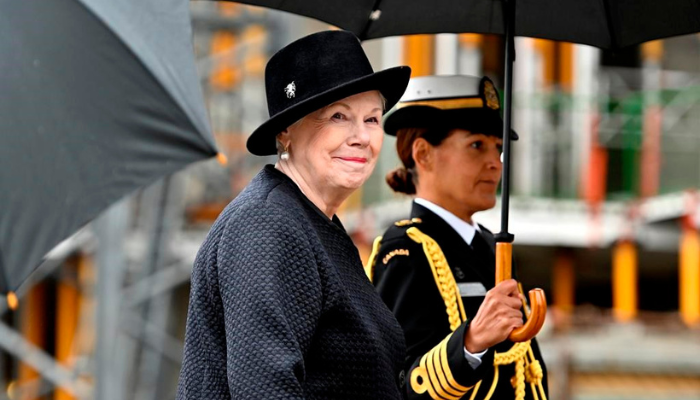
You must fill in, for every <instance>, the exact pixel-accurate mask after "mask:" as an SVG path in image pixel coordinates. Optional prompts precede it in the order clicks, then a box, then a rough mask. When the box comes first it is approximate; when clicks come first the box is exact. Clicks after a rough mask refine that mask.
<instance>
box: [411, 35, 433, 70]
mask: <svg viewBox="0 0 700 400" xmlns="http://www.w3.org/2000/svg"><path fill="white" fill-rule="evenodd" d="M434 39H435V37H434V36H433V35H411V36H408V37H406V38H405V39H404V62H405V63H406V64H408V66H410V67H411V77H413V78H415V77H417V76H425V75H431V74H432V73H433V58H434V57H433V53H434V48H435V44H434V43H435V40H434Z"/></svg>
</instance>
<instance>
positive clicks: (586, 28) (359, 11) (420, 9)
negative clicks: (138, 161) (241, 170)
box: [238, 0, 700, 49]
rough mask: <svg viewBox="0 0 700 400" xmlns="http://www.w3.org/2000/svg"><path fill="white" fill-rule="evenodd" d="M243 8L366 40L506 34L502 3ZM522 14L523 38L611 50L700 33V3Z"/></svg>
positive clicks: (524, 7) (546, 4)
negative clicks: (288, 15) (311, 21)
mask: <svg viewBox="0 0 700 400" xmlns="http://www.w3.org/2000/svg"><path fill="white" fill-rule="evenodd" d="M238 2H239V3H244V4H252V5H258V6H263V7H269V8H274V9H278V10H283V11H288V12H292V13H294V14H299V15H304V16H307V17H311V18H316V19H318V20H321V21H324V22H327V23H329V24H331V25H335V26H338V27H340V28H343V29H346V30H349V31H352V32H354V33H355V34H356V35H358V36H359V37H360V38H361V39H375V38H381V37H386V36H395V35H408V34H416V33H462V32H472V33H496V34H504V33H505V32H504V27H503V21H504V18H503V1H502V0H501V1H499V0H426V1H418V0H353V1H346V0H316V1H313V0H306V1H280V0H259V1H245V0H244V1H238ZM515 8H516V10H515V32H514V33H515V36H527V37H535V38H542V39H551V40H559V41H565V42H574V43H581V44H588V45H591V46H596V47H600V48H604V49H615V48H620V47H625V46H631V45H635V44H639V43H643V42H646V41H649V40H654V39H662V38H666V37H671V36H678V35H684V34H689V33H694V32H697V31H699V30H700V2H698V1H697V0H666V1H657V0H600V1H585V0H569V1H565V0H516V1H515Z"/></svg>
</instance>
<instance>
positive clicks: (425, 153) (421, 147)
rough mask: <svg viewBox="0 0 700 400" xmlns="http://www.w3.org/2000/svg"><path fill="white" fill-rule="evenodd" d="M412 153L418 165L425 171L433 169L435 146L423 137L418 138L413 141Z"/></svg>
mask: <svg viewBox="0 0 700 400" xmlns="http://www.w3.org/2000/svg"><path fill="white" fill-rule="evenodd" d="M411 150H412V151H411V155H412V156H413V161H414V162H415V163H416V167H420V168H421V169H423V170H425V171H431V170H432V169H433V158H434V157H433V146H431V145H430V143H428V141H427V140H425V139H423V138H418V139H416V140H414V141H413V146H412V148H411Z"/></svg>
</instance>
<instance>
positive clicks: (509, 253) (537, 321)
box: [496, 242, 547, 342]
mask: <svg viewBox="0 0 700 400" xmlns="http://www.w3.org/2000/svg"><path fill="white" fill-rule="evenodd" d="M512 259H513V244H512V243H503V242H499V243H496V284H497V285H498V284H499V283H501V282H503V281H505V280H507V279H511V276H512V265H511V261H512ZM528 294H529V297H530V310H531V311H530V315H529V316H528V317H527V321H526V322H525V324H524V325H523V326H521V327H520V328H516V329H513V331H512V332H511V333H510V335H509V336H508V339H509V340H510V341H511V342H525V341H527V340H530V339H532V338H533V337H535V335H537V333H538V332H539V331H540V329H542V325H544V318H545V314H547V299H546V298H545V295H544V290H542V289H532V290H530V292H528Z"/></svg>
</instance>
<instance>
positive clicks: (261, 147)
mask: <svg viewBox="0 0 700 400" xmlns="http://www.w3.org/2000/svg"><path fill="white" fill-rule="evenodd" d="M410 76H411V69H410V68H409V67H395V68H390V69H386V70H383V71H380V72H376V73H375V72H374V71H373V70H372V66H371V65H370V63H369V60H368V59H367V56H366V55H365V52H364V51H363V50H362V46H361V44H360V40H359V39H358V38H357V37H356V36H355V35H353V34H352V33H350V32H347V31H325V32H319V33H315V34H312V35H309V36H306V37H304V38H301V39H299V40H297V41H295V42H293V43H291V44H289V45H287V46H286V47H284V48H283V49H282V50H280V51H278V52H277V53H276V54H275V55H274V56H272V58H271V59H270V61H269V62H268V63H267V67H266V68H265V91H266V94H267V108H268V111H269V112H270V119H268V120H267V121H266V122H265V123H263V124H262V125H260V126H259V127H258V129H256V130H255V131H254V132H253V133H252V134H251V135H250V137H249V138H248V143H247V147H248V151H250V152H251V153H253V154H255V155H258V156H266V155H271V154H275V153H277V146H276V142H275V137H276V136H277V135H278V134H279V133H280V132H282V131H283V130H285V129H287V127H289V126H290V125H292V124H293V123H295V122H296V121H298V120H299V119H301V118H303V117H304V116H306V115H308V114H310V113H312V112H314V111H316V110H319V109H321V108H323V107H325V106H327V105H330V104H332V103H334V102H336V101H338V100H341V99H344V98H346V97H348V96H352V95H355V94H358V93H362V92H366V91H369V90H378V91H379V92H380V93H381V94H382V95H383V96H384V98H385V99H386V106H385V109H386V110H389V109H391V107H393V106H394V105H395V104H396V103H397V102H398V101H399V99H400V98H401V95H402V94H403V92H404V90H406V85H408V80H409V79H410Z"/></svg>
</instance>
